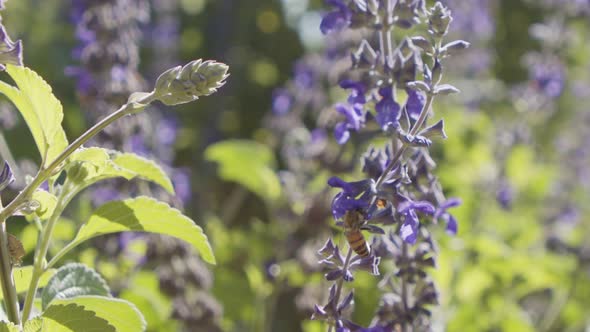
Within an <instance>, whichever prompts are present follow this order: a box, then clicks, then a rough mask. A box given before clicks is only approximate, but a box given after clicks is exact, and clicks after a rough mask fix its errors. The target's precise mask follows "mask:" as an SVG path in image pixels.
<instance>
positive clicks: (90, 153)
mask: <svg viewBox="0 0 590 332" xmlns="http://www.w3.org/2000/svg"><path fill="white" fill-rule="evenodd" d="M66 169H67V172H68V178H69V179H70V180H71V181H72V182H74V183H76V185H77V186H78V190H82V189H83V188H86V187H88V186H90V185H92V184H94V183H96V182H98V181H101V180H105V179H110V178H115V177H123V178H125V179H127V180H131V179H133V178H135V177H139V178H141V179H144V180H148V181H152V182H154V183H156V184H158V185H160V186H162V187H163V188H164V189H165V190H167V191H168V192H169V193H171V194H174V187H173V186H172V181H170V178H169V177H168V175H166V173H165V172H164V171H163V170H162V169H161V168H160V166H158V165H157V164H156V163H155V162H154V161H152V160H149V159H145V158H142V157H140V156H138V155H135V154H133V153H120V152H117V151H111V150H107V149H103V148H97V147H92V148H83V149H78V150H77V151H76V152H74V153H73V154H72V155H71V156H70V158H69V159H68V164H67V165H66Z"/></svg>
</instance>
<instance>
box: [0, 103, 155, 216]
mask: <svg viewBox="0 0 590 332" xmlns="http://www.w3.org/2000/svg"><path fill="white" fill-rule="evenodd" d="M154 99H155V98H154V93H153V92H152V93H150V94H149V95H146V96H145V97H144V98H142V99H141V100H139V101H137V103H140V104H146V105H147V104H149V103H151V102H152V101H154ZM134 111H135V109H134V106H133V104H130V103H127V104H125V105H123V106H121V108H119V109H118V110H116V111H115V112H113V113H111V115H109V116H107V117H106V118H104V119H102V120H101V121H99V122H98V123H96V124H95V125H94V126H92V128H90V129H88V130H87V131H86V132H84V134H82V135H81V136H80V137H78V138H77V139H76V140H75V141H73V142H72V143H70V145H68V147H67V148H66V149H65V150H64V151H63V152H62V153H60V154H59V155H58V156H57V157H56V158H55V160H54V161H52V162H51V164H49V165H48V166H46V167H44V168H41V169H40V170H39V172H38V173H37V175H36V176H35V178H34V179H33V181H32V182H31V183H30V184H29V185H28V186H27V187H25V189H24V190H23V191H21V192H20V193H19V194H18V195H17V196H16V197H15V198H14V199H13V200H12V202H10V204H8V205H7V206H6V208H4V210H2V211H0V221H1V222H4V221H5V220H6V219H7V218H8V217H10V216H12V214H13V213H14V212H15V211H16V210H17V209H18V208H19V207H20V206H21V204H23V203H24V202H25V201H26V200H27V199H28V198H29V196H30V195H31V194H32V193H33V192H34V191H35V190H36V189H37V188H38V187H39V186H40V185H41V183H43V181H45V180H47V179H48V178H49V177H51V176H52V175H53V172H54V171H55V169H56V168H58V166H60V165H61V163H62V162H64V161H65V160H66V159H67V158H68V157H69V156H70V155H71V154H72V153H73V152H74V151H76V150H77V149H78V148H79V147H81V146H82V145H83V144H84V143H86V142H88V141H89V140H90V139H91V138H92V137H94V136H95V135H96V134H98V133H99V132H101V131H102V130H103V129H104V128H106V127H107V126H108V125H110V124H111V123H113V122H115V121H117V120H119V119H120V118H122V117H124V116H125V115H129V114H132V113H133V112H134Z"/></svg>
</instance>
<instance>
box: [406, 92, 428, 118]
mask: <svg viewBox="0 0 590 332" xmlns="http://www.w3.org/2000/svg"><path fill="white" fill-rule="evenodd" d="M406 93H407V94H408V100H407V101H406V112H408V116H409V117H410V118H411V119H413V120H418V117H419V116H420V113H421V112H422V108H423V107H424V103H426V96H425V95H424V94H423V93H422V92H419V91H416V90H412V89H406Z"/></svg>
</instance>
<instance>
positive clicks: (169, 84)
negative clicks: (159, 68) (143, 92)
mask: <svg viewBox="0 0 590 332" xmlns="http://www.w3.org/2000/svg"><path fill="white" fill-rule="evenodd" d="M227 70H228V66H227V65H226V64H223V63H220V62H215V61H211V60H208V61H204V62H203V61H202V60H201V59H199V60H195V61H191V62H189V63H188V64H186V65H185V66H184V67H182V68H181V67H180V66H178V67H174V68H171V69H169V70H167V71H165V72H164V73H162V75H160V77H158V80H157V81H156V86H155V91H154V92H155V97H156V99H158V100H160V101H161V102H162V103H164V104H166V105H178V104H184V103H188V102H191V101H193V100H196V99H198V98H199V97H201V96H208V95H210V94H212V93H214V92H216V91H217V89H219V88H220V87H222V86H223V85H224V84H225V79H226V78H227V77H228V76H229V74H227Z"/></svg>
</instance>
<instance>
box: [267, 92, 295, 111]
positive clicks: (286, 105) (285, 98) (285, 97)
mask: <svg viewBox="0 0 590 332" xmlns="http://www.w3.org/2000/svg"><path fill="white" fill-rule="evenodd" d="M292 104H293V99H292V97H291V95H290V94H289V91H287V89H276V90H275V91H274V92H273V93H272V112H273V113H274V114H276V115H284V114H287V113H289V111H290V110H291V105H292Z"/></svg>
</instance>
